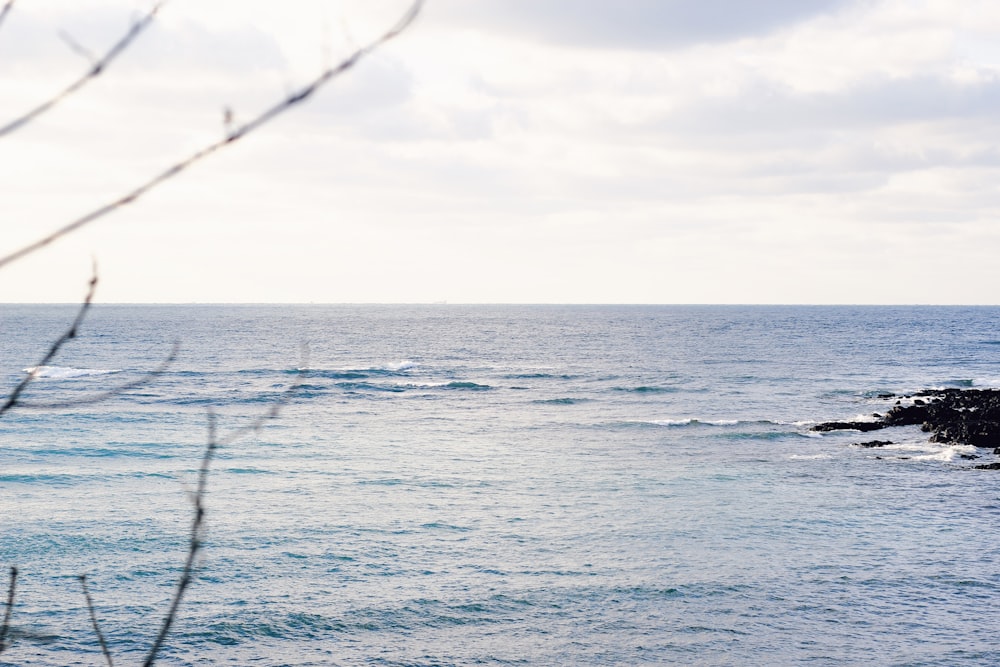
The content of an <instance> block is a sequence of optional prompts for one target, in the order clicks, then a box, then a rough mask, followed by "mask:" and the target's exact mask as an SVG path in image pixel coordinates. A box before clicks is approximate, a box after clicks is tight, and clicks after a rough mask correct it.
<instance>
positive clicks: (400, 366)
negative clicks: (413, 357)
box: [383, 359, 419, 373]
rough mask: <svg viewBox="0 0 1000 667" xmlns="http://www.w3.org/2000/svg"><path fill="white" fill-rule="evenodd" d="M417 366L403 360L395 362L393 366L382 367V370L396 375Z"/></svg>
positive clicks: (414, 363) (413, 362) (415, 363)
mask: <svg viewBox="0 0 1000 667" xmlns="http://www.w3.org/2000/svg"><path fill="white" fill-rule="evenodd" d="M418 365H419V364H418V363H417V362H415V361H410V360H409V359H403V360H402V361H397V362H396V363H393V364H386V365H385V366H383V369H384V370H387V371H391V372H393V373H398V372H399V371H408V370H410V369H411V368H416V367H417V366H418Z"/></svg>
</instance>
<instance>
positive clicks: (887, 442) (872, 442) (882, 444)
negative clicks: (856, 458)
mask: <svg viewBox="0 0 1000 667" xmlns="http://www.w3.org/2000/svg"><path fill="white" fill-rule="evenodd" d="M891 444H892V440H870V441H869V442H859V443H858V447H867V448H871V447H885V446H886V445H891Z"/></svg>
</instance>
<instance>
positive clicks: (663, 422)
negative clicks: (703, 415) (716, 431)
mask: <svg viewBox="0 0 1000 667" xmlns="http://www.w3.org/2000/svg"><path fill="white" fill-rule="evenodd" d="M696 421H698V420H697V419H653V420H652V421H650V422H647V423H649V424H656V425H657V426H687V425H688V424H693V423H695V422H696Z"/></svg>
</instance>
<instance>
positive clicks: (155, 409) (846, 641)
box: [0, 305, 1000, 666]
mask: <svg viewBox="0 0 1000 667" xmlns="http://www.w3.org/2000/svg"><path fill="white" fill-rule="evenodd" d="M74 314H75V307H74V306H53V305H45V306H43V305H37V306H36V305H3V306H0V340H2V341H3V345H2V346H0V362H2V363H0V373H2V374H3V375H2V377H3V379H4V381H5V383H6V384H5V386H6V387H7V388H8V389H10V388H13V386H15V385H16V383H17V382H18V381H19V380H20V379H21V378H23V377H24V372H25V371H24V369H26V368H30V367H32V366H34V365H36V364H37V363H38V360H39V359H40V358H41V357H42V356H43V354H44V353H45V351H46V349H47V347H48V345H49V344H50V342H51V341H52V340H53V339H54V338H56V337H58V336H59V335H60V334H61V333H62V332H63V331H64V330H65V329H66V328H67V327H68V326H69V324H70V322H71V321H72V319H73V317H74ZM175 342H176V343H177V345H178V346H179V347H178V352H177V357H176V359H175V360H174V361H173V362H172V363H171V364H170V365H169V366H168V367H167V368H166V370H165V371H163V372H162V373H161V374H159V375H157V376H156V377H154V378H152V379H151V380H150V381H149V382H147V383H145V384H141V385H139V386H135V387H131V388H128V389H125V390H123V391H120V392H118V393H114V394H113V395H112V396H110V397H108V398H105V399H104V400H101V401H98V402H94V403H89V402H86V399H87V398H88V397H92V396H95V395H97V394H100V393H102V392H105V391H107V390H109V389H113V388H114V387H116V386H120V385H122V384H127V383H129V382H132V381H134V380H138V379H141V378H142V377H143V374H144V373H146V372H147V371H149V370H151V369H155V368H157V367H158V366H159V365H160V364H161V362H162V361H163V360H164V359H165V358H166V357H168V356H169V355H170V353H171V348H172V346H173V345H174V344H175ZM996 386H1000V308H996V307H928V306H919V307H917V306H914V307H904V306H899V307H848V306H838V307H828V306H814V307H808V306H787V307H779V306H507V305H496V306H489V305H483V306H462V305H426V306H416V305H412V306H411V305H406V306H402V305H401V306H388V305H387V306H382V305H365V306H362V305H358V306H354V305H342V306H340V305H338V306H325V305H314V306H313V305H309V306H307V305H301V306H277V305H274V306H257V305H238V306H237V305H233V306H228V305H177V306H146V305H97V306H95V307H94V308H93V309H92V311H91V312H90V314H89V316H88V318H87V320H86V321H85V322H84V324H83V325H82V326H81V328H80V331H79V335H78V336H77V337H76V338H75V339H73V340H71V341H69V342H68V343H67V344H66V345H65V346H64V347H63V349H62V350H61V352H60V354H59V356H58V357H57V358H55V359H54V360H52V361H51V362H50V363H49V364H48V365H47V366H46V367H45V368H43V369H41V370H40V372H39V377H38V378H37V380H36V381H35V382H34V383H32V384H31V385H30V386H29V388H28V389H27V390H26V391H25V393H24V394H23V396H22V400H23V403H24V405H23V406H22V407H18V408H16V409H14V410H12V411H10V412H8V413H6V414H3V415H2V416H0V517H2V521H0V567H2V568H3V569H4V571H6V569H7V568H9V566H12V565H16V566H17V567H18V570H19V577H18V583H17V588H16V596H15V603H14V606H13V608H12V610H11V612H12V614H11V632H10V637H9V640H10V645H9V647H8V648H7V650H6V651H4V652H3V653H2V654H0V664H3V665H96V664H103V658H102V656H101V649H100V647H99V645H98V642H97V639H96V636H95V633H94V631H93V629H92V627H91V623H90V619H89V615H88V609H87V605H86V603H85V599H84V596H83V593H82V591H81V587H80V582H79V581H78V576H79V575H80V574H86V575H87V582H88V585H89V588H90V592H91V595H92V597H93V601H94V611H95V613H96V615H97V617H98V619H99V623H100V627H101V630H102V631H103V633H104V635H105V636H106V639H107V643H108V647H109V650H110V652H111V654H112V656H113V657H114V658H115V662H116V664H136V663H140V662H141V660H142V658H143V656H144V655H145V652H146V651H148V649H149V646H150V644H151V642H152V640H153V638H154V636H155V635H156V632H157V630H158V628H159V625H160V623H161V621H162V619H163V616H164V614H165V613H166V610H167V606H168V604H169V601H170V598H171V595H172V592H173V590H174V586H175V584H176V581H177V578H178V576H179V575H180V572H181V568H182V566H183V563H184V558H185V555H186V553H187V549H188V540H189V531H190V526H191V521H192V517H193V512H194V510H193V505H192V498H193V495H194V493H195V489H196V485H197V471H198V467H199V465H200V461H201V458H202V455H203V453H204V451H205V446H206V442H207V439H208V437H209V436H208V424H209V421H210V417H209V413H210V412H211V413H212V414H214V415H216V417H215V419H216V422H217V428H218V433H219V435H220V437H222V438H225V437H226V436H227V434H229V433H233V432H234V431H235V430H236V429H239V428H242V427H245V426H247V425H250V424H252V423H253V422H254V420H256V419H258V418H259V417H261V416H262V415H265V414H267V412H268V411H269V410H271V409H272V408H274V407H275V406H276V405H278V404H279V403H280V402H281V401H282V400H283V398H282V397H284V396H290V398H289V400H288V402H287V404H285V405H284V406H283V407H281V409H280V414H278V416H277V417H276V418H275V419H272V420H268V421H266V423H264V424H263V425H262V427H261V428H260V430H259V431H257V432H256V433H250V434H248V435H246V436H244V437H241V438H239V439H237V440H235V441H233V442H231V443H228V444H226V445H225V446H223V447H221V448H220V449H219V450H218V452H217V453H216V456H215V459H214V460H213V462H212V467H211V472H210V475H209V477H208V482H207V493H206V495H205V498H204V502H205V512H206V514H205V522H206V523H205V534H204V541H203V548H202V549H201V551H200V552H199V554H198V558H197V569H196V571H195V578H194V581H193V583H192V585H191V587H190V588H189V590H188V592H187V595H186V597H185V598H184V600H183V602H182V604H181V607H180V610H179V613H178V615H177V617H176V620H175V623H174V626H173V629H172V632H171V633H170V635H169V636H168V638H167V641H166V643H165V645H164V648H163V651H162V653H161V655H160V659H159V661H158V663H157V664H162V665H217V664H218V665H221V664H231V665H297V666H305V665H427V666H430V665H811V666H820V665H831V666H832V665H845V664H858V665H860V664H864V665H996V664H1000V648H998V645H997V642H996V640H995V638H994V637H993V629H994V628H996V627H998V626H1000V604H998V602H1000V547H998V544H1000V540H998V539H997V537H995V536H994V532H995V531H996V529H997V524H998V523H1000V476H998V475H1000V473H998V472H997V471H983V470H974V469H973V465H975V464H980V463H989V462H992V461H994V460H996V458H997V457H995V456H994V455H993V454H992V452H991V451H989V450H976V449H975V448H972V447H967V446H946V445H939V444H933V443H929V442H927V434H925V433H921V432H920V429H919V427H915V426H914V427H906V428H898V429H889V430H886V431H880V432H878V433H877V434H871V433H860V432H857V431H841V432H832V433H822V434H820V433H815V432H812V431H811V430H810V426H811V425H813V424H815V423H817V422H820V421H826V420H834V419H856V418H859V416H861V417H862V418H870V416H871V415H872V414H873V413H876V412H878V413H884V412H885V410H887V409H888V408H889V407H890V406H891V405H892V403H893V402H894V401H895V400H897V398H896V397H895V396H894V397H893V398H891V399H890V398H886V397H885V395H887V394H893V395H900V396H904V395H909V394H911V393H912V392H915V391H919V390H920V389H924V388H930V387H996ZM292 388H294V390H293V391H292V393H291V394H288V393H287V392H289V391H290V389H292ZM900 400H907V399H905V398H902V399H900ZM52 404H56V405H57V406H58V405H59V404H63V405H62V406H61V407H51V405H52ZM45 405H50V407H45ZM873 435H875V436H877V437H878V438H879V439H891V440H892V441H893V443H894V444H892V445H890V446H887V447H882V448H865V447H859V446H858V443H861V442H864V441H867V440H872V439H873V437H872V436H873ZM975 456H978V457H979V458H978V459H973V458H970V457H975ZM6 585H7V584H6V574H5V573H4V574H3V576H2V577H0V591H2V592H3V599H4V600H5V593H6ZM0 604H3V602H2V600H0Z"/></svg>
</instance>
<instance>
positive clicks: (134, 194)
mask: <svg viewBox="0 0 1000 667" xmlns="http://www.w3.org/2000/svg"><path fill="white" fill-rule="evenodd" d="M422 5H423V0H415V2H414V3H413V4H412V5H411V6H410V8H409V9H408V10H407V12H406V14H404V15H403V17H402V18H401V19H400V20H399V22H398V23H396V25H394V26H393V27H392V29H391V30H389V31H388V32H386V33H385V34H384V35H382V36H381V37H379V38H378V39H376V40H375V41H373V42H371V43H369V44H368V45H367V46H364V47H362V48H360V49H358V50H357V51H355V52H354V53H353V54H351V55H350V57H348V58H347V59H345V60H343V61H341V62H340V63H339V64H338V65H336V66H333V67H329V68H327V69H325V70H323V72H322V73H321V74H320V75H319V76H318V77H316V78H315V79H313V80H312V81H311V82H310V83H309V84H307V85H305V86H303V87H302V88H300V89H299V90H297V91H295V92H293V93H291V94H290V95H288V96H287V97H286V98H285V99H283V100H281V101H280V102H278V103H277V104H275V105H274V106H272V107H270V108H268V109H267V110H265V111H264V112H262V113H261V114H260V115H258V116H257V117H256V118H254V119H252V120H250V121H248V122H247V123H245V124H243V125H241V126H239V127H238V128H236V129H235V130H233V131H232V132H230V133H228V134H227V135H226V136H225V137H224V138H223V139H221V140H220V141H217V142H215V143H213V144H210V145H208V146H206V147H205V148H202V149H201V150H199V151H198V152H196V153H194V154H193V155H191V156H190V157H188V158H187V159H185V160H182V161H180V162H178V163H176V164H175V165H173V166H172V167H170V168H169V169H167V170H165V171H163V172H161V173H160V174H158V175H156V176H154V177H153V178H151V179H150V180H148V181H146V182H145V183H143V184H142V185H140V186H139V187H137V188H135V189H134V190H132V191H131V192H129V193H128V194H126V195H125V196H123V197H121V198H119V199H116V200H115V201H113V202H111V203H109V204H105V205H104V206H101V207H100V208H98V209H95V210H93V211H91V212H90V213H87V214H86V215H84V216H82V217H80V218H77V219H76V220H74V221H73V222H70V223H69V224H67V225H64V226H63V227H60V228H59V229H57V230H55V231H54V232H52V233H51V234H48V235H47V236H44V237H42V238H41V239H39V240H37V241H34V242H33V243H30V244H28V245H26V246H24V247H23V248H21V249H20V250H15V251H14V252H12V253H10V254H8V255H5V256H3V257H0V268H3V267H4V266H6V265H7V264H10V263H11V262H14V261H16V260H18V259H21V258H22V257H24V256H26V255H29V254H31V253H33V252H35V251H37V250H40V249H41V248H44V247H45V246H47V245H49V244H50V243H52V242H53V241H56V240H58V239H60V238H62V237H63V236H66V235H67V234H70V233H72V232H75V231H76V230H78V229H80V228H81V227H84V226H86V225H88V224H90V223H91V222H94V221H95V220H98V219H100V218H103V217H104V216H106V215H108V214H109V213H111V212H112V211H114V210H116V209H118V208H121V207H122V206H125V205H126V204H131V203H132V202H134V201H136V200H137V199H139V198H140V197H142V196H143V195H144V194H146V193H147V192H149V191H150V190H152V189H153V188H155V187H156V186H158V185H160V184H162V183H164V182H165V181H168V180H170V179H171V178H173V177H175V176H177V175H178V174H180V173H181V172H182V171H184V170H185V169H187V168H188V167H190V166H191V165H192V164H194V163H196V162H198V161H200V160H202V159H204V158H206V157H208V156H209V155H211V154H212V153H214V152H216V151H217V150H219V149H220V148H224V147H225V146H228V145H229V144H231V143H233V142H235V141H238V140H240V139H242V138H243V137H245V136H246V135H248V134H250V133H251V132H253V131H254V130H257V129H259V128H260V127H261V126H263V125H265V124H267V123H268V122H270V121H272V120H274V119H275V118H276V117H278V116H280V115H281V114H283V113H284V112H286V111H288V110H289V109H291V108H292V107H294V106H295V105H297V104H299V103H301V102H303V101H305V100H306V99H307V98H309V97H310V96H311V95H312V94H313V93H315V92H316V91H317V90H318V89H319V88H321V87H322V86H323V85H325V84H327V83H329V82H330V80H332V79H335V78H336V77H338V76H340V75H341V74H343V73H344V72H346V71H347V70H349V69H351V68H352V67H354V66H355V65H356V64H357V63H358V61H359V60H361V59H362V58H363V57H365V56H367V55H368V54H370V53H371V52H372V51H374V50H375V49H376V48H378V47H379V46H381V45H382V44H384V43H385V42H387V41H389V40H391V39H393V38H394V37H396V36H398V35H399V34H400V33H401V32H403V30H405V29H406V28H407V26H409V25H410V24H411V23H412V22H413V20H414V19H415V18H416V17H417V14H418V13H419V12H420V8H421V6H422Z"/></svg>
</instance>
